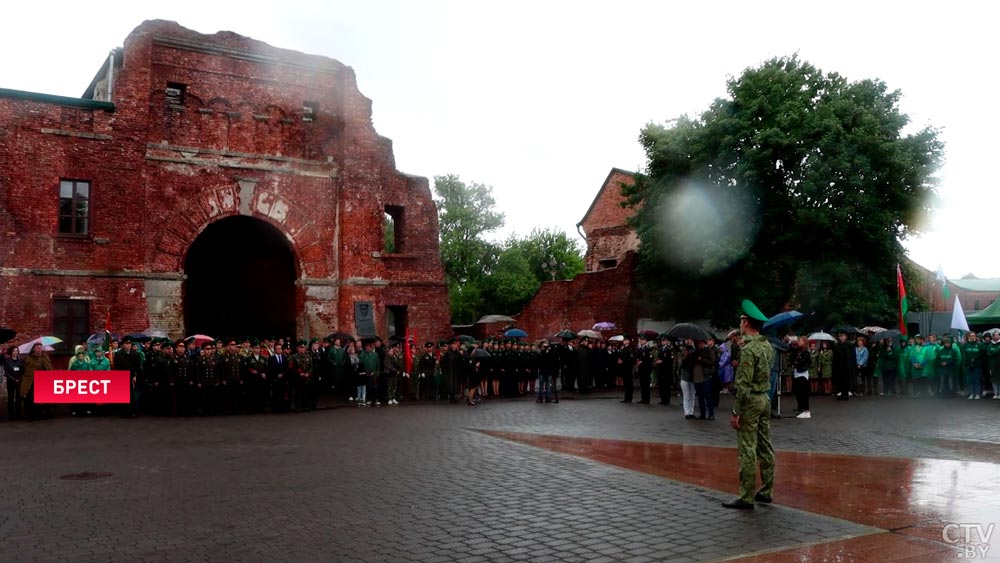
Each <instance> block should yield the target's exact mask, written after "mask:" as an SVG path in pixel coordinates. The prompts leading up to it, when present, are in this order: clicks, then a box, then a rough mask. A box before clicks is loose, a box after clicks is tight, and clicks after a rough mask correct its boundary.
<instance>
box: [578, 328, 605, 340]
mask: <svg viewBox="0 0 1000 563" xmlns="http://www.w3.org/2000/svg"><path fill="white" fill-rule="evenodd" d="M576 335H577V336H586V337H587V338H598V339H599V338H601V333H599V332H597V331H593V330H581V331H580V332H578V333H576Z"/></svg>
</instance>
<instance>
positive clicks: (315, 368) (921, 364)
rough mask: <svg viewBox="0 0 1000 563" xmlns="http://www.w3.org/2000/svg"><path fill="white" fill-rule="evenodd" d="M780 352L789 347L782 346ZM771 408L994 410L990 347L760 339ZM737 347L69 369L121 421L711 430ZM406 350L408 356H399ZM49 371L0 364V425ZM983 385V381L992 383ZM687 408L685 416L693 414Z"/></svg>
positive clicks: (659, 340) (578, 348) (601, 343)
mask: <svg viewBox="0 0 1000 563" xmlns="http://www.w3.org/2000/svg"><path fill="white" fill-rule="evenodd" d="M789 340H790V341H791V342H790V343H789V342H788V341H789ZM771 341H772V345H773V346H774V347H775V351H776V353H775V354H774V365H773V366H772V369H771V380H772V381H771V386H772V389H771V396H772V398H771V405H772V412H773V414H774V416H778V412H777V409H778V401H776V400H775V395H776V394H777V393H778V392H779V390H783V391H785V392H788V391H791V392H792V393H794V395H795V397H796V400H797V408H796V412H797V416H798V417H799V418H810V417H811V410H810V408H809V397H810V395H817V394H827V395H829V394H836V395H837V398H838V400H847V399H848V398H849V397H852V396H862V395H874V394H878V395H883V396H890V397H901V396H909V397H921V396H938V397H955V396H965V397H967V398H969V399H979V398H986V397H992V398H994V399H998V398H1000V339H998V341H997V342H993V341H992V338H991V335H989V334H987V335H984V339H983V340H980V339H979V337H978V335H977V334H975V333H969V334H968V335H967V336H966V338H965V339H964V341H963V342H961V343H955V342H953V341H952V339H951V338H950V337H945V338H943V339H941V340H940V341H939V340H938V339H937V337H936V336H935V335H930V336H929V337H928V338H927V339H926V340H925V339H924V338H923V337H921V336H919V335H917V336H913V337H912V338H909V339H908V340H903V341H902V345H901V346H898V347H897V345H896V344H895V341H894V339H892V338H884V339H880V340H878V341H877V342H876V343H875V344H872V343H870V342H869V341H868V339H867V337H865V336H862V335H849V334H847V333H840V334H838V336H837V341H836V342H826V341H810V340H808V339H807V337H805V336H802V337H799V338H798V339H794V338H786V339H777V338H772V339H771ZM742 343H743V339H742V337H741V336H740V335H739V334H738V333H737V332H736V331H733V332H732V333H730V334H729V335H728V337H727V338H725V339H723V341H722V342H716V340H715V339H714V338H712V337H710V338H707V339H705V340H697V341H695V340H684V341H673V340H671V339H669V338H667V337H666V335H656V334H655V333H643V334H639V335H636V337H635V339H634V340H633V338H631V337H630V336H627V335H622V336H619V337H618V338H617V339H614V340H611V341H607V340H603V339H589V338H579V339H562V340H560V341H557V342H548V341H539V342H535V343H529V342H524V341H522V340H520V339H502V338H497V339H487V340H484V341H481V342H475V341H471V342H469V341H466V340H460V339H458V338H455V339H452V340H450V341H439V342H426V343H424V344H423V346H422V348H418V346H417V344H416V343H414V342H412V341H396V340H393V341H390V342H389V343H385V342H384V341H383V340H381V339H379V338H371V339H364V340H356V339H353V338H346V337H345V338H327V339H324V340H318V339H313V340H312V341H309V342H307V341H305V340H299V341H297V342H294V343H293V342H292V341H286V340H284V339H264V340H252V339H248V338H247V339H240V340H236V339H228V340H220V341H218V342H215V341H204V342H191V341H184V340H180V341H171V340H168V339H152V340H150V341H133V340H131V339H128V338H126V339H123V340H122V341H121V342H120V343H119V342H117V341H114V342H111V344H110V347H108V349H102V348H97V349H94V348H88V347H87V346H86V345H85V344H81V345H78V346H76V350H75V354H74V356H73V357H72V358H71V359H70V361H69V369H70V370H74V371H75V370H83V371H90V370H97V371H100V370H111V369H114V370H124V371H128V372H129V373H130V375H131V380H132V381H131V401H130V403H129V404H128V405H123V406H120V407H117V408H118V411H119V413H120V414H121V415H123V416H128V417H135V416H137V415H139V414H141V413H142V414H152V415H167V416H190V415H206V416H210V415H219V414H237V413H263V412H277V413H282V412H310V411H312V410H314V409H315V408H316V406H317V399H318V397H319V395H321V394H334V395H336V396H338V397H339V399H338V400H345V401H349V402H351V403H352V404H354V405H357V406H358V407H367V406H382V405H386V406H395V405H398V404H400V403H401V402H404V401H435V400H446V401H449V402H452V403H456V402H459V401H462V402H463V403H465V404H468V405H476V404H478V403H479V402H481V401H483V400H487V399H491V398H495V397H516V396H524V395H530V396H532V397H534V398H535V399H536V401H537V402H539V403H558V402H559V393H560V391H572V392H578V393H583V394H586V393H590V392H591V391H595V390H615V389H619V390H623V392H624V398H623V400H622V402H623V403H632V402H633V401H634V400H635V398H636V397H635V394H636V387H638V395H639V397H638V401H636V402H637V403H639V404H649V403H650V402H651V399H652V394H653V392H654V390H657V391H658V396H659V404H670V400H671V397H672V396H674V395H675V394H676V393H677V392H678V391H679V395H680V396H681V407H682V411H683V414H684V416H685V418H687V419H689V420H714V419H715V409H716V408H718V406H719V400H720V395H721V394H724V393H729V392H730V391H731V386H732V384H733V376H734V373H735V370H736V368H737V366H738V365H739V361H740V350H741V348H742ZM407 348H409V349H408V350H407ZM40 369H52V363H51V361H50V359H49V357H48V354H47V353H46V352H44V351H43V350H42V346H41V344H37V345H36V346H35V347H34V348H33V349H32V351H31V353H30V354H27V355H26V356H22V355H21V354H19V352H18V349H17V348H16V347H11V348H8V349H7V350H6V351H5V353H4V354H3V357H2V358H0V379H3V380H5V383H6V391H7V401H8V405H7V406H8V409H7V412H8V415H9V417H10V418H13V419H17V418H22V417H23V418H28V419H35V418H40V417H46V416H48V415H49V411H48V409H47V408H46V407H45V406H44V405H35V403H34V401H33V380H34V377H33V374H34V372H35V371H36V370H40ZM992 374H996V375H992ZM696 409H697V414H696ZM108 410H111V409H110V406H106V408H102V407H100V406H97V405H72V406H71V413H72V414H73V415H77V416H80V415H87V414H96V413H99V412H102V411H104V412H107V411H108Z"/></svg>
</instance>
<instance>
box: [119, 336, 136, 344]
mask: <svg viewBox="0 0 1000 563" xmlns="http://www.w3.org/2000/svg"><path fill="white" fill-rule="evenodd" d="M126 342H128V343H132V342H135V340H132V337H131V336H126V337H125V338H122V342H121V343H122V344H125V343H126Z"/></svg>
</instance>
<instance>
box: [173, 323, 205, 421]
mask: <svg viewBox="0 0 1000 563" xmlns="http://www.w3.org/2000/svg"><path fill="white" fill-rule="evenodd" d="M175 344H176V347H175V348H174V361H173V363H171V365H170V368H171V369H170V392H171V394H173V403H174V405H175V406H176V409H177V413H178V414H180V415H181V416H190V415H191V413H192V412H194V410H195V409H196V405H197V404H198V403H197V401H198V393H197V392H196V391H197V387H195V377H194V375H195V372H194V362H193V361H191V356H189V355H188V353H187V346H186V345H185V344H184V341H183V340H178V341H177V342H176V343H175Z"/></svg>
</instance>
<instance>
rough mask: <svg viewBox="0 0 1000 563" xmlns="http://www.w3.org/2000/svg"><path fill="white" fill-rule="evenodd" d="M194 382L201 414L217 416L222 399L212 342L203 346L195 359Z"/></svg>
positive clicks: (216, 360)
mask: <svg viewBox="0 0 1000 563" xmlns="http://www.w3.org/2000/svg"><path fill="white" fill-rule="evenodd" d="M195 381H196V387H197V389H198V402H199V406H200V410H201V414H203V415H214V414H217V413H218V412H219V406H220V404H221V403H222V397H221V394H220V389H219V364H218V357H217V356H216V354H215V344H214V343H212V342H206V343H205V344H203V345H202V347H201V354H200V355H199V356H198V357H197V358H196V359H195Z"/></svg>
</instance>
